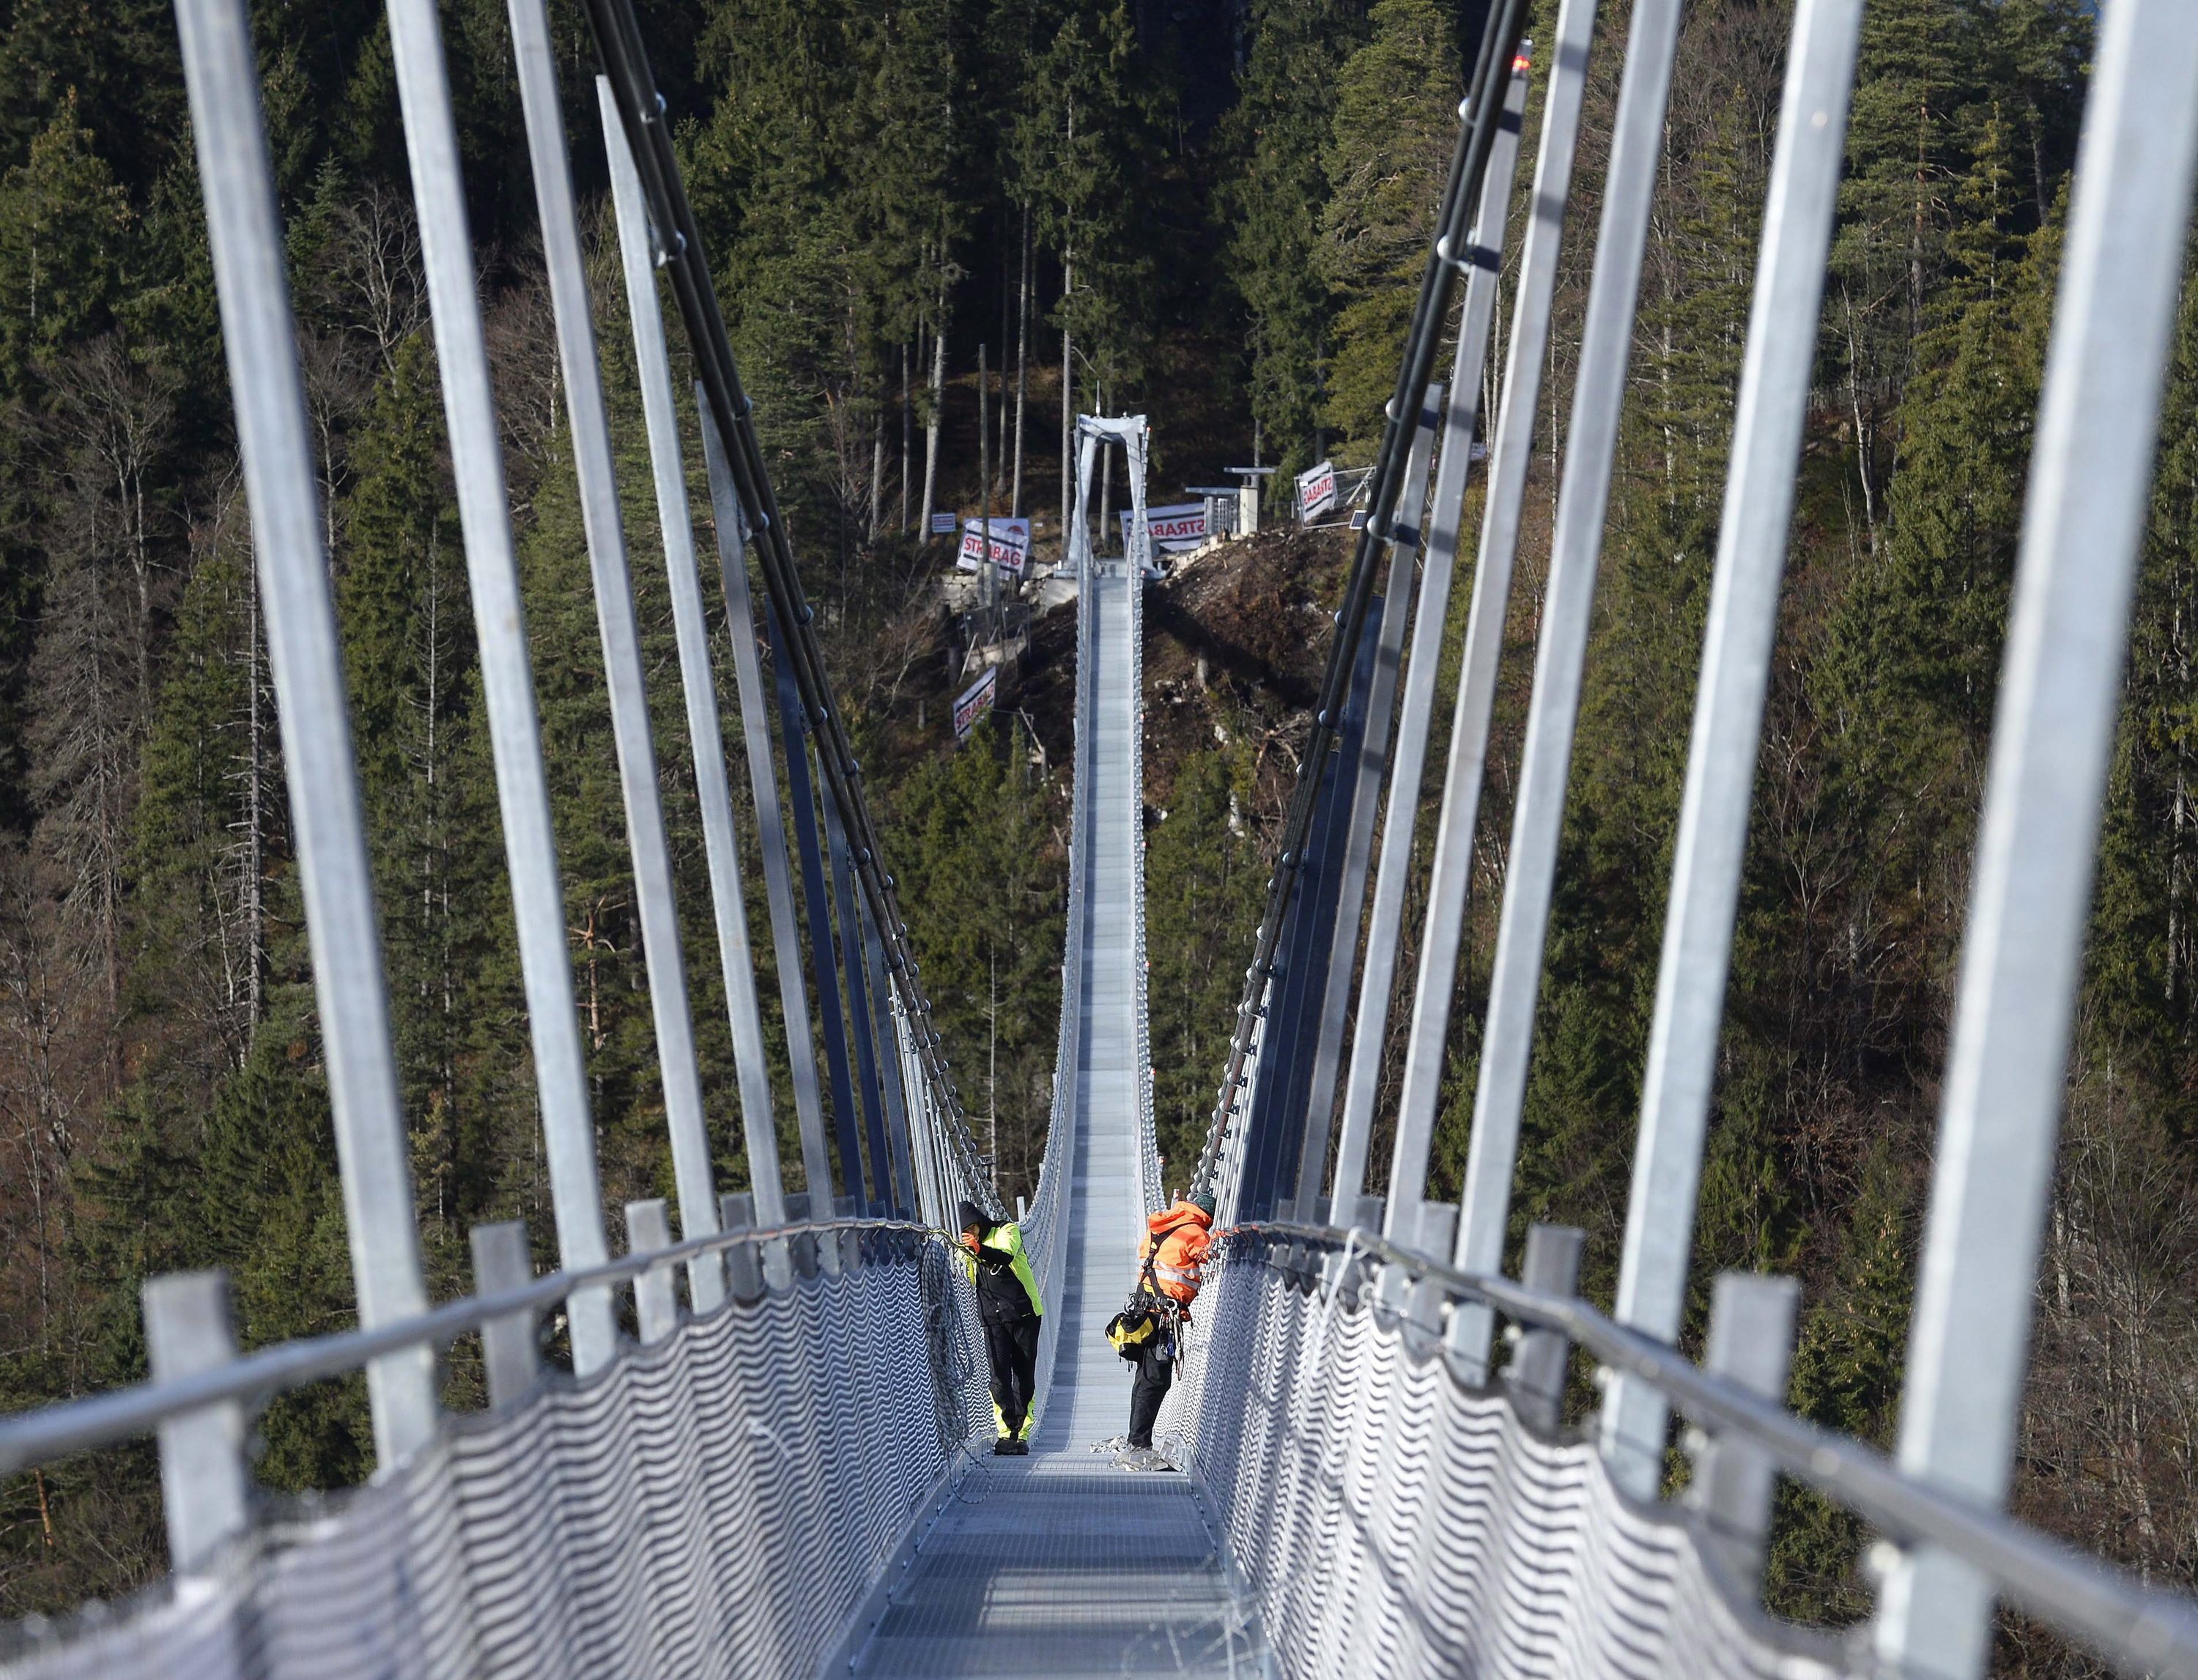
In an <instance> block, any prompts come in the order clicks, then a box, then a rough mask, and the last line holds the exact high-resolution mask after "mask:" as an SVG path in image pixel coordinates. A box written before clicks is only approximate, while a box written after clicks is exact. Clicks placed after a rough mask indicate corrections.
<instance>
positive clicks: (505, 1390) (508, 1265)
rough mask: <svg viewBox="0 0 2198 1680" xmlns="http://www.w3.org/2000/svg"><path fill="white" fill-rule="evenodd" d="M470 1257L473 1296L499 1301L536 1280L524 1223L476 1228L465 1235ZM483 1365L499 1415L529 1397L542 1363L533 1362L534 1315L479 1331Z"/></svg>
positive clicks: (510, 1317) (508, 1318)
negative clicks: (486, 1296)
mask: <svg viewBox="0 0 2198 1680" xmlns="http://www.w3.org/2000/svg"><path fill="white" fill-rule="evenodd" d="M466 1241H467V1244H468V1247H470V1248H471V1249H472V1251H473V1261H474V1293H475V1294H477V1295H497V1294H501V1293H503V1292H504V1291H505V1290H507V1289H519V1288H525V1287H526V1284H527V1283H529V1282H532V1279H533V1276H534V1257H533V1256H532V1254H531V1253H528V1252H527V1247H526V1221H525V1220H523V1219H505V1220H503V1221H500V1222H499V1223H497V1224H492V1225H475V1226H474V1228H473V1229H471V1230H470V1231H468V1232H467V1233H466ZM480 1336H481V1363H482V1364H483V1365H484V1366H485V1367H486V1369H487V1374H488V1403H489V1406H490V1408H491V1410H497V1411H501V1410H503V1408H504V1407H506V1406H509V1405H515V1404H517V1403H518V1402H520V1400H523V1399H525V1398H526V1396H527V1395H528V1394H529V1393H531V1392H533V1388H534V1381H535V1378H536V1377H537V1376H538V1375H539V1374H540V1371H541V1361H540V1360H539V1359H538V1357H536V1352H535V1345H534V1314H533V1313H532V1311H524V1312H513V1313H507V1314H505V1315H504V1316H503V1317H499V1318H491V1319H490V1320H489V1321H488V1322H486V1323H485V1324H483V1325H482V1326H481V1332H480Z"/></svg>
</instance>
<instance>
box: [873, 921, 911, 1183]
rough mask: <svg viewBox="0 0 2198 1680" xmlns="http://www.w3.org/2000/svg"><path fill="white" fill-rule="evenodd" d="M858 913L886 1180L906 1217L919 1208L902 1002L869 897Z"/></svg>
mask: <svg viewBox="0 0 2198 1680" xmlns="http://www.w3.org/2000/svg"><path fill="white" fill-rule="evenodd" d="M858 915H859V916H860V917H861V918H862V927H863V956H864V958H865V959H866V960H867V962H869V972H870V996H871V997H872V998H873V999H874V1000H875V1007H876V1010H877V1014H876V1016H875V1022H874V1025H875V1032H876V1038H877V1048H878V1073H879V1078H880V1081H881V1084H883V1085H884V1087H885V1096H886V1125H887V1145H886V1154H887V1159H888V1160H890V1161H891V1162H892V1165H893V1170H892V1175H891V1177H890V1178H889V1179H888V1180H887V1183H888V1184H889V1186H890V1189H891V1194H892V1199H893V1212H895V1213H896V1214H898V1216H899V1217H900V1218H904V1219H907V1218H914V1217H915V1216H916V1212H917V1211H918V1204H917V1202H916V1180H915V1177H914V1167H913V1166H912V1165H911V1163H910V1136H909V1129H908V1085H907V1079H908V1068H907V1066H906V1064H905V1063H904V1062H903V1061H902V1060H901V1055H900V1032H899V1029H898V1027H897V1026H895V1025H894V1022H895V1020H896V1019H897V1012H898V1009H899V1007H900V1006H899V1003H898V1000H896V999H895V998H894V997H893V985H892V983H891V981H889V980H887V976H886V952H885V945H884V942H883V941H881V939H879V938H878V930H877V924H876V923H875V921H873V920H872V918H871V916H870V906H869V900H868V899H864V900H863V902H862V903H861V904H859V905H858ZM881 1171H883V1169H882V1168H881Z"/></svg>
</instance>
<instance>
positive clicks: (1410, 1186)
mask: <svg viewBox="0 0 2198 1680" xmlns="http://www.w3.org/2000/svg"><path fill="white" fill-rule="evenodd" d="M1680 13H1681V5H1680V0H1640V3H1639V4H1637V6H1636V7H1635V8H1634V11H1633V22H1632V28H1631V33H1630V34H1629V36H1628V38H1627V40H1626V44H1625V72H1624V74H1623V76H1622V77H1621V78H1620V82H1619V94H1618V114H1617V119H1616V121H1615V124H1614V134H1613V137H1612V141H1611V152H1610V167H1609V171H1608V175H1607V176H1606V177H1605V179H1604V187H1603V191H1604V198H1603V205H1602V228H1601V230H1600V232H1599V235H1598V236H1597V238H1596V251H1595V271H1594V277H1593V279H1592V281H1591V282H1590V288H1589V293H1588V304H1587V318H1586V323H1585V328H1584V329H1583V331H1582V334H1581V338H1580V361H1579V379H1578V381H1577V382H1576V383H1575V384H1574V386H1573V420H1572V429H1571V434H1570V447H1569V448H1568V449H1567V451H1566V456H1565V467H1564V477H1563V481H1562V487H1561V491H1560V492H1559V500H1558V510H1557V525H1556V531H1555V536H1554V538H1552V542H1551V551H1550V578H1549V589H1548V594H1547V596H1546V597H1545V599H1544V605H1543V608H1542V634H1541V641H1540V643H1539V645H1538V647H1537V648H1536V649H1535V659H1534V691H1533V699H1532V703H1531V705H1530V707H1529V710H1528V713H1527V719H1526V748H1525V752H1524V754H1523V756H1522V759H1521V764H1520V776H1519V803H1518V809H1517V811H1516V813H1515V817H1514V819H1513V822H1512V827H1511V851H1510V854H1509V863H1508V869H1507V874H1506V877H1505V881H1504V887H1503V911H1502V915H1501V916H1500V919H1499V921H1498V924H1497V936H1496V965H1495V973H1494V975H1493V978H1492V981H1491V984H1490V987H1489V1000H1488V1020H1487V1027H1486V1031H1485V1032H1483V1034H1482V1036H1481V1060H1480V1084H1479V1086H1478V1088H1477V1089H1476V1090H1475V1091H1474V1108H1473V1132H1472V1141H1471V1143H1470V1146H1469V1148H1468V1155H1467V1163H1466V1173H1465V1194H1464V1195H1463V1197H1462V1202H1461V1206H1460V1218H1459V1222H1458V1241H1457V1248H1456V1250H1454V1251H1453V1252H1455V1253H1457V1254H1460V1255H1466V1254H1470V1255H1472V1256H1473V1257H1474V1258H1473V1260H1472V1262H1471V1264H1478V1265H1481V1266H1483V1267H1484V1268H1486V1269H1490V1270H1493V1269H1494V1268H1493V1266H1492V1265H1490V1263H1489V1262H1488V1261H1487V1260H1486V1259H1485V1258H1484V1257H1485V1256H1486V1255H1488V1254H1489V1253H1493V1254H1495V1255H1496V1257H1497V1264H1501V1258H1502V1254H1503V1232H1504V1228H1505V1225H1506V1224H1507V1220H1508V1214H1507V1213H1506V1212H1504V1211H1503V1210H1504V1209H1506V1208H1508V1206H1509V1198H1510V1184H1511V1168H1512V1163H1513V1161H1514V1160H1515V1156H1516V1154H1517V1152H1518V1145H1519V1121H1520V1116H1521V1111H1522V1110H1523V1108H1524V1107H1525V1102H1526V1067H1527V1062H1528V1058H1529V1055H1530V1054H1531V1053H1532V1049H1533V1037H1534V1007H1535V1000H1536V998H1537V997H1538V994H1539V992H1540V990H1541V978H1542V948H1543V942H1544V938H1545V937H1546V935H1547V934H1548V932H1549V922H1550V892H1551V890H1552V887H1553V886H1554V883H1555V875H1556V864H1557V842H1558V839H1559V835H1560V833H1561V829H1562V828H1563V825H1564V816H1565V789H1566V784H1567V781H1568V779H1569V776H1570V774H1571V770H1572V744H1573V724H1574V722H1575V721H1576V720H1577V719H1578V718H1579V700H1580V686H1581V678H1582V676H1583V672H1584V668H1585V664H1586V660H1587V637H1588V626H1589V621H1590V616H1591V615H1592V613H1593V611H1594V607H1595V579H1596V566H1597V564H1598V562H1599V561H1600V560H1601V557H1602V531H1603V519H1604V514H1605V513H1606V511H1607V509H1608V505H1609V500H1610V477H1611V471H1612V468H1613V467H1614V464H1615V461H1616V456H1617V448H1618V422H1619V410H1621V409H1622V407H1623V406H1624V404H1625V369H1626V363H1627V361H1628V359H1629V358H1630V357H1631V353H1632V348H1633V313H1634V305H1635V302H1636V299H1637V297H1638V295H1639V292H1640V286H1641V259H1642V254H1643V247H1644V246H1645V244H1646V242H1647V239H1648V233H1649V202H1650V200H1651V198H1652V197H1653V195H1654V190H1655V185H1656V162H1657V157H1658V154H1659V153H1660V150H1661V148H1662V142H1663V132H1664V108H1665V104H1666V98H1667V96H1669V94H1670V92H1671V86H1672V55H1673V54H1674V52H1675V51H1676V50H1677V49H1678V40H1679V20H1680ZM1512 417H1513V416H1512V413H1511V411H1510V409H1509V406H1508V405H1507V407H1506V410H1505V413H1504V416H1503V418H1504V423H1505V424H1506V425H1507V426H1508V425H1509V422H1510V421H1511V419H1512ZM1520 418H1521V421H1524V419H1525V416H1523V415H1522V416H1520ZM1481 604H1482V601H1481V592H1480V587H1479V584H1478V582H1476V584H1475V587H1474V606H1475V607H1476V609H1477V608H1478V607H1480V605H1481ZM1497 618H1498V620H1499V622H1498V625H1497V626H1494V627H1492V630H1491V631H1490V633H1491V634H1492V636H1493V637H1496V638H1497V639H1499V640H1500V634H1501V632H1500V619H1501V614H1500V613H1499V614H1498V615H1497ZM1491 676H1492V673H1491ZM1482 740H1483V741H1485V740H1486V736H1485V735H1483V736H1482ZM1458 746H1459V744H1458V743H1457V742H1455V741H1454V742H1453V743H1452V746H1451V753H1452V759H1453V763H1455V761H1456V759H1457V752H1458ZM1484 750H1485V748H1484ZM1477 770H1478V766H1477V765H1476V766H1475V776H1474V779H1475V780H1476V781H1477V780H1478V776H1477ZM1464 843H1465V844H1466V845H1468V846H1470V840H1469V839H1467V840H1465V841H1464ZM1436 867H1437V869H1441V868H1442V867H1443V866H1442V864H1441V863H1437V866H1436ZM1457 886H1458V887H1459V889H1460V891H1461V892H1462V887H1463V882H1462V881H1460V882H1458V883H1457ZM1429 921H1430V925H1431V926H1432V924H1433V915H1432V910H1431V913H1430V916H1429ZM1431 937H1432V936H1431ZM1451 949H1452V950H1453V952H1454V951H1455V945H1453V946H1452V947H1451ZM1432 954H1433V953H1432V951H1430V955H1432ZM1453 962H1455V958H1454V956H1453ZM1453 972H1454V970H1453ZM1422 979H1423V980H1424V979H1425V975H1424V974H1423V975H1422ZM1420 1002H1421V1003H1422V1004H1425V1005H1426V1006H1427V1008H1428V1011H1429V1014H1428V1018H1427V1019H1422V1016H1421V1014H1420V1013H1419V1011H1418V1010H1417V1009H1416V1010H1415V1012H1414V1018H1413V1029H1412V1048H1411V1052H1410V1061H1409V1062H1408V1063H1407V1066H1406V1071H1405V1084H1406V1087H1407V1102H1408V1105H1409V1106H1410V1113H1411V1116H1412V1120H1411V1125H1412V1130H1413V1132H1414V1136H1415V1137H1416V1138H1418V1137H1420V1136H1424V1135H1425V1132H1426V1131H1428V1130H1430V1129H1431V1126H1430V1122H1431V1121H1432V1119H1433V1108H1434V1098H1435V1092H1436V1089H1437V1087H1438V1085H1439V1082H1440V1078H1441V1073H1442V1056H1443V1040H1444V1038H1445V1034H1444V1033H1442V1032H1432V1031H1431V1028H1432V1027H1433V1023H1434V1022H1436V1021H1447V1019H1448V1016H1449V996H1448V987H1447V985H1445V989H1444V993H1443V996H1442V997H1440V998H1439V999H1437V998H1434V997H1430V996H1429V995H1428V990H1427V988H1426V986H1425V985H1422V991H1421V996H1420ZM1403 1132H1404V1123H1403V1122H1400V1123H1399V1125H1398V1133H1399V1136H1400V1139H1401V1136H1402V1134H1403ZM1426 1160H1427V1155H1426V1146H1425V1144H1424V1143H1423V1142H1422V1143H1419V1144H1418V1145H1417V1147H1416V1153H1415V1154H1413V1155H1412V1156H1411V1157H1410V1159H1409V1160H1407V1159H1406V1158H1405V1156H1404V1151H1403V1149H1402V1148H1401V1147H1400V1148H1399V1149H1398V1167H1399V1168H1400V1169H1401V1170H1402V1177H1401V1182H1393V1183H1392V1185H1391V1187H1390V1196H1391V1200H1392V1204H1393V1203H1394V1200H1395V1199H1396V1197H1397V1196H1398V1194H1399V1193H1400V1191H1409V1192H1410V1193H1411V1194H1413V1195H1417V1194H1418V1193H1419V1190H1420V1187H1421V1184H1422V1182H1423V1180H1424V1176H1425V1171H1426V1167H1425V1163H1426ZM1460 1264H1467V1262H1465V1261H1462V1260H1461V1262H1460ZM1480 1322H1483V1323H1485V1322H1486V1315H1480Z"/></svg>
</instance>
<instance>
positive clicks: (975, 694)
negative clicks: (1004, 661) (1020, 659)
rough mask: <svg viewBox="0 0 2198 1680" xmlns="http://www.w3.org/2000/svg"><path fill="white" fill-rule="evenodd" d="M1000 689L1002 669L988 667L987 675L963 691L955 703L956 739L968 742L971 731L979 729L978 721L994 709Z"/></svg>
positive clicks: (995, 666) (986, 669)
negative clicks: (994, 700)
mask: <svg viewBox="0 0 2198 1680" xmlns="http://www.w3.org/2000/svg"><path fill="white" fill-rule="evenodd" d="M999 689H1000V667H999V666H997V665H994V666H986V668H985V674H984V675H983V676H982V677H979V678H978V679H977V680H976V681H975V682H974V683H971V684H970V685H969V686H968V688H967V689H964V690H963V691H962V698H961V699H959V700H956V701H955V702H954V738H955V740H957V741H967V740H968V738H969V731H970V730H974V729H975V728H976V727H977V720H978V719H979V718H982V717H983V716H984V715H985V714H986V712H990V711H991V709H992V701H993V699H994V698H995V697H996V696H997V695H998V693H999Z"/></svg>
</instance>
